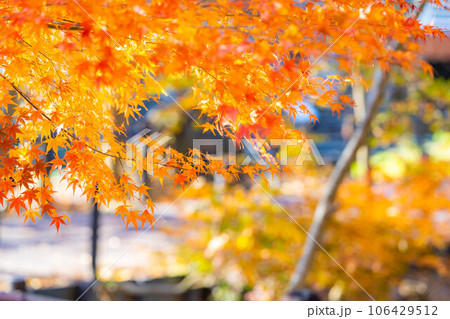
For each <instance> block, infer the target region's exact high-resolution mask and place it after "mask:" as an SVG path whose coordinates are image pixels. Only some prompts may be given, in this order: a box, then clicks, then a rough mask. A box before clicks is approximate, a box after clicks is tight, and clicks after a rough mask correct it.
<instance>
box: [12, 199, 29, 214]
mask: <svg viewBox="0 0 450 319" xmlns="http://www.w3.org/2000/svg"><path fill="white" fill-rule="evenodd" d="M8 202H10V204H9V209H8V212H9V211H11V210H12V209H13V208H14V209H15V210H16V213H17V216H20V214H19V211H20V207H23V208H24V209H27V207H26V206H25V201H24V198H23V196H17V197H15V196H13V197H12V198H11V199H8Z"/></svg>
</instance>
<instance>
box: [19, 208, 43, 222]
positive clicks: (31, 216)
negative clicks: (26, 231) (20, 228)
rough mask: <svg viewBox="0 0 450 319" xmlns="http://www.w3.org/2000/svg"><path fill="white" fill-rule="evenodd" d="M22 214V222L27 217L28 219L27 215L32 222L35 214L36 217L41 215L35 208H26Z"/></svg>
mask: <svg viewBox="0 0 450 319" xmlns="http://www.w3.org/2000/svg"><path fill="white" fill-rule="evenodd" d="M23 216H25V219H24V221H23V222H24V223H25V222H26V221H27V219H28V217H29V218H30V219H31V221H32V222H33V224H34V223H35V222H34V217H35V216H37V217H41V214H40V213H39V212H38V211H37V210H35V209H29V210H27V211H26V212H25V214H24V215H23Z"/></svg>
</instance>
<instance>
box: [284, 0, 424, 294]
mask: <svg viewBox="0 0 450 319" xmlns="http://www.w3.org/2000/svg"><path fill="white" fill-rule="evenodd" d="M427 2H428V1H427V0H424V1H423V2H422V3H421V4H420V6H418V7H417V10H416V11H415V12H414V13H413V14H412V16H413V17H414V18H417V17H418V16H419V15H420V13H421V12H422V10H423V8H424V6H425V4H426V3H427ZM392 47H393V48H394V50H398V49H399V45H398V43H396V44H393V45H392ZM388 79H389V74H388V73H386V72H385V73H383V72H382V71H381V70H380V69H378V70H377V71H375V74H374V81H373V85H372V89H371V90H370V92H369V96H368V99H367V115H366V118H365V119H364V121H363V122H362V123H361V124H360V125H359V126H358V127H357V129H356V131H355V133H354V134H353V136H352V137H351V138H350V140H349V141H348V143H347V145H346V146H345V148H344V151H343V152H342V154H341V156H340V157H339V160H338V161H337V163H336V165H335V167H334V169H333V172H332V173H331V176H330V179H329V181H328V183H327V186H326V189H325V193H324V195H323V196H322V198H321V200H320V201H319V204H318V205H317V207H316V210H315V212H314V218H313V221H312V224H311V227H310V229H309V232H308V233H307V238H306V242H305V245H304V247H303V251H302V255H301V257H300V259H299V260H298V262H297V265H296V267H295V271H294V274H293V275H292V277H291V280H290V281H289V285H288V292H291V291H294V290H300V289H302V288H303V287H304V286H305V282H306V276H307V274H308V271H309V269H310V267H311V264H312V261H313V258H314V253H315V252H316V250H317V247H318V246H319V247H320V248H321V249H322V250H324V248H323V247H322V246H321V245H320V240H321V238H322V234H323V231H324V229H325V225H326V224H327V222H328V220H329V219H330V217H331V214H332V213H333V202H334V199H335V197H336V193H337V190H338V187H339V185H340V184H341V182H342V180H343V179H344V177H345V175H346V173H347V171H348V169H349V167H350V164H351V162H352V161H353V159H354V158H355V155H356V152H357V151H358V148H359V146H360V145H361V143H362V142H363V141H364V140H365V139H366V137H367V134H368V133H369V129H370V124H371V122H372V120H373V118H374V117H375V115H376V114H377V112H378V109H379V108H380V105H381V102H382V101H383V97H384V91H385V89H386V86H387V82H388ZM330 257H331V256H330ZM333 260H334V259H333ZM361 288H362V287H361ZM362 289H363V290H364V288H362ZM366 293H367V292H366Z"/></svg>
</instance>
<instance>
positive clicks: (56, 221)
mask: <svg viewBox="0 0 450 319" xmlns="http://www.w3.org/2000/svg"><path fill="white" fill-rule="evenodd" d="M51 218H52V222H51V223H50V226H49V227H51V226H52V225H55V227H56V233H58V232H59V227H60V226H61V224H63V225H66V226H67V224H66V222H65V221H64V218H66V219H67V220H68V221H69V223H70V219H69V217H67V216H66V215H64V214H63V215H62V216H60V215H58V214H56V213H53V214H52V215H51Z"/></svg>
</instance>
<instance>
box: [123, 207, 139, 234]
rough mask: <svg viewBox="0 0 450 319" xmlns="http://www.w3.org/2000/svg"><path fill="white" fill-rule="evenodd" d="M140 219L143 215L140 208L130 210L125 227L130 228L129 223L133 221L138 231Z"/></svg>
mask: <svg viewBox="0 0 450 319" xmlns="http://www.w3.org/2000/svg"><path fill="white" fill-rule="evenodd" d="M140 219H141V217H140V216H139V211H138V210H132V211H129V212H128V214H127V224H126V226H125V228H126V229H128V225H129V224H130V222H131V223H132V224H133V226H134V228H136V232H137V221H138V220H140Z"/></svg>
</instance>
